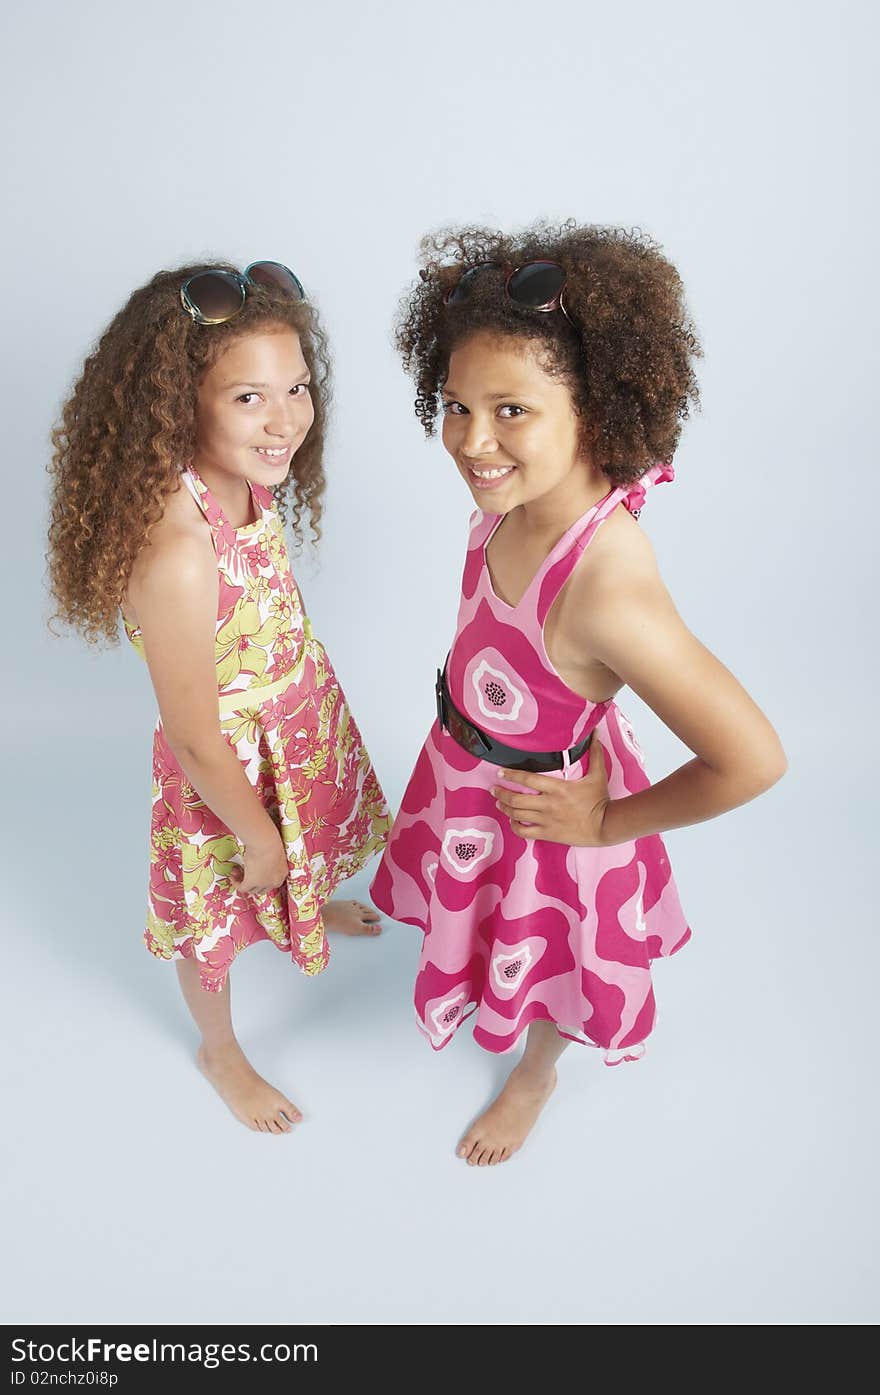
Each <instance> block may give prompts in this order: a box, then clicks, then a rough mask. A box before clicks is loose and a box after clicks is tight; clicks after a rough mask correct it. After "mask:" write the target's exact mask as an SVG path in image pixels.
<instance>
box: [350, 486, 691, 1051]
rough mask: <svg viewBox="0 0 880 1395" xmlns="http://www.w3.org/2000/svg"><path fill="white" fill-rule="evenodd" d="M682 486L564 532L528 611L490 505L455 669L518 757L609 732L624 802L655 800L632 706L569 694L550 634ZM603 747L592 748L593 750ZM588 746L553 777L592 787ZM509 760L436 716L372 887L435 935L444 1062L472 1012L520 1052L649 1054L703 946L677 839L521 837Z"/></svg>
mask: <svg viewBox="0 0 880 1395" xmlns="http://www.w3.org/2000/svg"><path fill="white" fill-rule="evenodd" d="M671 478H672V467H671V466H660V465H657V466H653V467H652V468H651V469H650V470H648V471H647V473H646V474H645V475H643V477H642V479H641V480H640V481H639V482H638V484H636V485H635V486H633V487H631V488H629V489H613V490H611V491H610V493H609V494H607V495H606V496H605V498H604V499H602V500H600V502H599V503H598V504H596V505H595V506H594V507H593V508H591V509H590V510H589V511H588V512H587V513H586V514H584V516H583V517H582V518H580V519H578V520H577V522H576V523H574V524H573V525H572V527H571V528H570V529H569V530H568V531H567V532H566V533H565V534H564V535H563V537H562V538H561V539H560V541H559V543H558V544H557V546H556V547H555V548H554V549H553V550H552V552H551V553H550V555H549V556H548V557H547V558H546V560H545V561H544V563H543V565H542V566H541V567H540V568H539V570H538V572H537V574H536V575H535V577H534V578H533V580H532V581H531V583H530V584H529V586H528V588H527V589H526V592H525V594H524V595H523V597H522V599H521V600H520V601H519V603H518V604H517V605H515V606H510V605H507V604H506V603H505V602H504V601H502V600H501V599H500V598H499V597H498V596H497V595H496V594H495V592H494V590H493V587H492V579H491V576H490V574H489V568H488V565H487V562H486V546H487V544H488V542H489V540H490V538H491V537H492V534H493V533H494V531H495V529H496V528H497V527H498V526H499V524H500V523H501V518H499V517H498V516H497V515H491V514H484V513H481V512H479V511H477V512H476V513H475V514H474V515H473V517H472V519H471V535H470V544H469V548H468V554H467V560H466V563H465V569H464V578H463V583H462V597H461V606H460V609H459V613H458V629H457V632H456V636H455V640H454V643H453V646H452V650H451V652H450V655H449V661H448V667H447V683H448V687H449V693H450V697H451V698H452V701H453V703H454V704H455V706H456V707H457V708H458V710H459V711H460V712H462V713H463V714H464V715H465V716H466V717H467V718H469V719H470V721H472V722H473V723H475V724H476V725H477V726H479V727H481V728H482V729H483V730H484V731H486V732H488V733H489V735H490V736H493V737H495V738H496V739H497V740H499V741H502V742H504V743H505V745H508V746H515V747H517V748H518V749H521V750H527V751H529V750H530V751H568V750H569V749H570V748H571V747H573V746H576V745H577V744H578V743H579V742H580V741H582V740H583V739H584V737H586V736H587V735H588V734H589V733H590V732H595V733H596V736H597V737H598V740H599V741H600V742H601V744H602V747H603V748H604V751H605V757H606V773H607V775H608V788H609V793H610V795H611V797H612V798H613V799H615V798H621V797H623V796H625V795H627V794H633V793H636V792H637V791H639V790H643V789H646V788H647V787H648V785H649V783H650V782H649V780H648V777H647V775H646V773H645V766H644V757H643V755H642V752H641V749H640V747H639V745H638V742H637V741H636V738H635V735H634V733H633V729H632V727H631V725H630V723H629V721H628V719H627V718H626V717H625V716H624V715H623V713H622V712H621V710H620V708H619V707H618V706H617V703H616V702H614V701H613V700H611V701H608V702H600V703H592V702H588V701H587V700H586V699H584V698H582V697H579V696H578V694H576V693H574V692H572V690H571V689H570V688H569V687H567V685H566V684H565V683H563V681H562V679H561V678H560V676H559V675H558V673H557V672H556V670H555V669H554V668H553V665H552V664H551V662H550V659H549V657H548V655H547V650H546V647H545V644H544V623H545V621H546V619H547V615H548V614H549V611H550V607H551V606H552V605H553V602H554V601H555V600H556V598H557V596H558V595H559V593H560V592H561V590H562V588H563V586H564V585H565V583H566V581H567V580H568V578H569V577H570V576H571V574H572V571H573V570H574V568H575V567H576V566H577V563H578V561H579V560H580V558H581V557H582V556H583V553H584V550H585V548H587V547H588V546H589V544H590V542H591V540H592V538H593V537H595V535H596V532H597V530H598V529H599V528H600V527H601V525H602V523H603V522H604V521H605V519H606V518H608V517H609V515H610V514H611V513H612V511H613V510H614V509H615V508H616V507H617V506H618V505H619V504H621V503H623V504H624V506H625V507H626V508H628V509H629V510H630V511H631V512H633V513H637V512H638V511H639V508H640V506H641V504H642V502H643V500H644V497H645V490H646V489H647V488H648V487H649V486H651V485H653V484H655V483H657V482H658V481H660V480H664V479H671ZM591 749H593V748H590V750H591ZM590 750H588V751H587V752H586V753H585V755H584V756H582V757H581V758H580V760H579V761H578V762H577V763H576V764H574V765H568V766H567V767H566V768H564V769H563V770H561V771H558V772H554V773H556V774H558V776H559V778H561V779H565V780H574V779H578V778H579V777H580V776H581V775H583V774H584V773H585V772H586V770H588V769H589V759H590ZM496 770H497V766H496V764H495V763H490V762H487V761H484V760H480V759H479V758H478V757H476V756H473V755H470V754H469V753H468V752H467V751H464V750H463V749H462V748H461V746H459V745H458V744H457V743H456V742H455V741H454V740H453V738H452V737H451V736H450V735H449V734H448V732H446V731H443V730H441V729H440V727H439V725H438V724H437V723H436V722H435V724H434V726H433V727H432V728H431V731H430V733H429V735H428V739H427V741H426V742H425V745H424V747H423V748H422V752H421V755H420V756H419V759H418V762H417V764H416V767H415V770H414V771H413V774H412V777H411V779H410V782H409V785H408V787H407V789H406V793H405V794H404V797H403V803H402V806H401V809H400V813H399V814H398V816H397V819H396V821H395V824H394V828H393V831H392V833H391V837H390V839H389V842H388V847H387V849H386V851H385V854H384V857H383V858H382V861H381V863H380V865H379V869H378V871H377V873H376V876H375V879H374V881H373V885H372V888H371V893H372V897H373V900H374V901H375V903H376V905H377V906H378V907H379V908H380V909H381V910H383V911H384V912H385V913H386V914H387V915H389V916H392V917H393V918H394V919H395V920H402V921H405V922H408V923H409V924H410V925H417V926H418V927H419V928H420V929H422V930H423V931H424V932H425V936H424V940H423V943H422V954H421V959H420V962H419V970H418V975H417V978H416V986H415V1005H416V1018H417V1021H418V1023H419V1026H420V1027H421V1029H422V1031H423V1032H424V1034H425V1035H426V1037H427V1038H428V1040H429V1041H430V1043H431V1045H432V1046H433V1047H434V1048H435V1049H437V1050H439V1049H440V1048H441V1047H444V1046H446V1045H447V1043H448V1042H449V1041H451V1040H452V1037H453V1035H454V1034H455V1032H456V1031H457V1029H458V1028H459V1027H460V1026H461V1024H462V1022H464V1021H465V1019H466V1018H467V1017H469V1016H472V1015H473V1016H474V1039H475V1040H476V1041H477V1042H478V1043H479V1045H481V1046H483V1047H485V1048H486V1049H487V1050H489V1051H506V1050H508V1049H509V1048H510V1047H512V1046H513V1045H514V1044H515V1042H516V1041H517V1039H518V1037H519V1036H520V1035H521V1033H522V1032H523V1031H524V1030H525V1029H526V1028H527V1027H528V1025H529V1023H530V1022H534V1021H535V1020H544V1021H550V1022H554V1023H555V1024H556V1026H557V1029H558V1030H559V1031H560V1032H561V1033H562V1035H563V1036H567V1037H570V1038H571V1039H572V1040H575V1041H580V1042H582V1043H583V1044H584V1045H588V1046H590V1045H591V1046H598V1047H601V1048H602V1049H603V1052H604V1059H605V1062H606V1064H608V1065H616V1064H618V1062H619V1061H622V1060H635V1059H637V1058H638V1057H639V1056H641V1055H642V1054H643V1052H644V1041H645V1038H646V1037H647V1036H648V1035H649V1033H650V1032H651V1029H652V1027H653V1025H654V1019H655V1005H654V993H653V988H652V985H651V968H650V966H651V961H652V960H653V959H655V958H658V957H660V956H662V955H669V954H674V953H675V951H676V950H677V949H679V948H680V947H681V946H682V945H683V944H684V943H685V941H686V940H687V939H688V938H689V937H690V933H691V932H690V930H689V928H688V925H687V922H686V920H685V918H684V915H683V913H682V909H681V905H680V903H679V899H678V893H677V891H676V888H675V882H674V881H673V878H672V871H671V869H670V866H669V859H668V857H667V855H666V849H665V847H664V845H663V840H662V838H660V837H659V835H657V834H654V835H652V836H650V837H646V838H637V839H636V840H635V841H634V842H629V843H620V844H618V845H617V846H615V847H608V848H583V847H567V846H565V845H563V844H562V843H551V842H547V841H544V840H539V839H533V840H527V839H524V838H521V837H520V836H519V835H518V834H516V833H514V832H513V831H512V829H511V827H510V822H509V820H508V819H507V818H506V817H505V815H504V814H502V813H501V812H500V811H499V809H498V808H497V806H496V803H495V800H494V799H493V797H492V795H491V794H490V789H491V787H492V785H493V784H495V783H496V778H497V777H496Z"/></svg>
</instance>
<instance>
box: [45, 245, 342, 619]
mask: <svg viewBox="0 0 880 1395" xmlns="http://www.w3.org/2000/svg"><path fill="white" fill-rule="evenodd" d="M208 268H211V269H216V270H221V271H229V270H234V269H235V268H234V267H232V266H231V264H230V263H229V262H202V263H200V264H199V265H197V266H181V267H178V268H177V269H176V270H173V271H160V272H158V274H157V275H156V276H154V277H153V278H152V280H151V281H149V282H148V283H147V284H146V285H145V286H141V287H140V288H139V289H138V290H136V291H135V292H134V294H133V295H132V296H131V298H130V299H129V301H128V303H127V304H126V305H125V306H124V307H123V309H122V310H120V311H119V313H118V315H116V317H115V318H114V319H113V320H112V322H111V323H110V325H109V326H108V328H107V329H106V330H105V332H104V334H103V335H102V336H101V338H100V340H99V341H98V344H97V345H96V347H95V348H94V350H93V351H92V353H91V354H90V355H89V357H88V358H87V359H86V360H85V363H84V365H83V370H82V373H81V375H80V378H79V380H78V382H77V383H76V384H75V386H74V388H73V392H72V394H71V396H70V398H69V399H68V401H67V402H66V404H65V406H64V408H63V410H62V415H61V420H60V422H59V424H58V426H57V427H56V428H55V430H54V431H53V432H52V444H53V446H54V454H53V456H52V460H51V462H50V464H49V467H48V468H49V473H50V475H51V477H52V500H51V517H50V526H49V549H48V552H47V562H48V567H49V581H50V588H51V592H52V595H53V597H54V600H55V602H56V606H57V609H56V611H55V614H54V615H53V616H52V619H60V620H63V621H65V622H66V623H67V624H69V625H72V626H73V627H74V628H76V629H78V630H80V631H81V632H82V634H83V635H84V636H85V638H86V639H87V640H88V641H89V642H90V643H92V644H95V643H98V642H99V641H101V640H102V639H103V640H106V641H108V642H109V643H110V644H114V643H116V642H118V628H119V607H120V605H121V603H122V601H123V598H124V596H125V592H126V589H127V587H128V583H129V579H130V577H131V572H132V568H133V566H134V562H135V558H136V557H137V555H138V553H139V552H140V551H141V549H142V548H143V547H145V546H146V544H147V543H148V542H149V540H150V535H151V533H152V531H153V529H154V528H155V526H156V524H157V523H158V521H159V519H160V518H161V517H162V514H163V512H164V510H165V505H166V503H167V500H168V497H169V496H170V495H171V494H172V493H173V492H174V491H175V490H177V489H179V488H180V483H181V477H180V476H181V467H182V465H183V464H184V463H185V462H186V461H188V460H190V459H191V458H192V455H193V452H194V449H195V444H196V405H197V396H198V386H199V382H200V381H201V378H202V377H203V375H204V374H205V373H206V372H207V371H208V369H209V368H210V367H211V365H212V364H213V363H214V362H216V360H217V358H218V357H219V355H220V354H221V353H222V352H223V350H224V349H226V348H227V347H228V346H229V345H230V343H231V342H232V341H233V340H234V339H238V338H241V336H242V335H246V334H251V333H253V332H254V331H256V330H258V329H261V328H264V327H266V326H269V325H279V326H287V327H289V328H291V329H294V330H296V332H297V334H298V335H299V339H300V343H301V346H302V352H303V357H304V359H305V362H306V364H307V366H308V368H309V371H310V373H311V376H312V388H311V393H312V400H313V403H314V409H315V418H314V422H313V424H312V427H311V429H310V431H309V433H308V435H307V437H306V439H305V441H304V442H303V445H302V446H301V447H300V449H299V450H298V451H297V453H296V455H295V456H294V459H293V466H292V469H291V471H290V473H289V474H288V476H287V478H286V479H285V480H284V481H283V482H282V483H280V484H278V485H276V486H275V487H274V488H273V491H272V492H273V494H274V495H275V499H276V502H277V503H278V507H279V511H280V513H281V517H282V519H283V520H284V521H285V522H287V504H288V502H292V512H293V517H292V528H293V531H294V535H295V536H296V538H297V540H298V541H301V540H302V530H301V528H300V521H301V518H302V516H303V514H304V513H307V514H308V517H309V522H310V525H311V529H312V534H313V537H314V538H315V539H316V540H317V539H318V538H320V535H321V529H320V521H321V513H322V502H321V497H322V494H323V491H324V485H325V477H324V469H323V455H324V438H325V432H326V425H327V411H328V407H329V402H330V360H329V356H328V350H327V341H326V337H325V335H324V331H323V329H322V328H321V324H320V321H319V319H318V315H317V312H316V310H315V307H314V305H312V304H310V303H309V302H303V301H297V300H293V299H291V298H290V297H288V296H286V295H284V294H283V293H282V292H280V291H276V290H273V289H270V288H268V287H266V286H262V285H260V286H257V285H248V288H247V295H246V297H245V303H244V306H243V307H242V309H241V311H240V312H239V313H238V314H237V315H236V316H235V317H234V318H233V319H231V320H228V321H227V322H226V323H225V324H220V325H209V326H203V325H197V324H195V323H194V322H193V321H192V319H191V318H190V316H189V315H188V314H186V313H185V312H184V310H183V308H182V307H181V303H180V288H181V286H182V284H183V282H184V281H185V280H186V279H187V277H188V276H193V275H195V274H196V272H198V271H202V270H205V269H208ZM291 491H292V495H293V497H292V500H289V495H290V493H291ZM50 623H51V622H50Z"/></svg>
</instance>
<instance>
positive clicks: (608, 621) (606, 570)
mask: <svg viewBox="0 0 880 1395" xmlns="http://www.w3.org/2000/svg"><path fill="white" fill-rule="evenodd" d="M579 600H581V601H582V602H583V604H582V605H579V607H578V612H579V616H580V617H581V619H580V623H579V627H578V628H579V631H580V633H579V640H580V642H582V643H583V644H584V645H585V646H588V648H587V652H589V653H591V654H593V655H594V656H595V658H596V659H597V660H598V661H599V662H601V663H602V664H604V665H605V666H606V667H607V668H609V669H611V670H612V671H613V672H614V673H616V674H617V675H618V677H620V678H621V679H622V680H623V681H624V682H625V683H627V684H628V685H629V687H630V688H632V690H633V692H635V693H637V694H638V696H639V697H640V698H641V699H642V700H643V701H644V702H645V703H647V705H648V706H649V707H650V708H652V710H653V711H654V712H656V714H657V716H658V717H659V718H660V720H661V721H662V722H664V723H665V724H666V726H668V727H669V729H670V730H671V731H673V732H674V733H675V735H676V736H678V737H679V739H680V740H681V741H683V742H684V744H685V745H686V746H689V747H690V749H691V750H692V751H693V752H694V759H693V760H691V761H688V762H687V763H686V764H685V765H682V766H681V767H680V768H679V769H678V770H675V771H673V773H672V774H671V775H667V776H666V778H665V779H664V780H660V781H659V782H658V783H657V784H656V785H652V786H651V788H650V789H646V790H643V791H641V792H640V793H638V794H631V795H627V796H625V797H623V798H619V799H609V797H608V791H607V785H606V783H605V770H604V761H597V760H595V759H594V758H593V754H592V751H591V760H590V769H589V771H588V773H587V775H586V776H585V777H584V778H583V779H582V780H574V781H560V780H551V779H548V778H547V777H542V776H540V775H524V776H521V775H519V774H518V773H516V772H512V771H511V772H505V778H506V779H509V780H511V781H516V782H517V783H519V784H522V785H525V786H527V787H528V788H529V789H533V790H535V791H536V792H539V793H540V794H541V795H542V799H541V800H536V799H535V797H534V795H521V796H516V795H510V794H508V793H507V792H504V791H499V793H500V794H501V799H500V800H499V803H500V807H501V808H502V809H503V810H504V812H506V813H508V814H509V815H510V816H511V818H512V819H513V820H514V824H515V826H516V831H517V832H520V831H521V826H517V823H518V820H519V819H525V820H526V821H527V823H526V826H525V827H524V828H522V831H524V832H525V836H529V837H538V838H549V839H550V840H551V841H557V842H565V843H572V844H575V845H577V844H581V845H591V846H604V845H610V844H614V843H624V842H629V841H630V840H631V839H634V838H642V837H645V836H646V835H648V834H651V833H662V832H664V831H665V830H667V829H671V828H683V827H685V826H686V825H688V824H693V823H702V822H703V821H704V820H706V819H711V818H714V817H715V816H716V815H718V814H723V813H725V812H726V811H727V810H729V809H735V808H736V807H737V806H738V805H740V804H745V803H746V802H747V801H748V800H750V799H754V798H755V796H756V795H758V794H761V793H762V792H763V791H764V790H767V789H769V788H770V786H771V785H773V784H775V783H776V781H777V780H779V779H780V778H781V776H782V775H783V774H784V773H785V770H786V759H785V754H784V752H783V750H782V746H781V745H780V742H779V738H778V736H777V735H776V732H775V731H774V729H773V727H772V726H771V725H770V723H769V722H768V720H767V718H766V717H765V716H764V714H763V713H762V712H761V710H760V708H758V707H757V705H756V704H755V703H754V702H753V701H752V699H751V698H750V697H749V695H748V693H747V692H746V691H745V689H744V688H743V687H742V686H741V684H740V683H738V682H737V680H736V679H735V678H734V676H733V674H732V673H730V671H729V670H728V669H726V668H725V667H724V665H723V664H721V663H720V662H719V661H718V659H716V658H715V657H714V655H713V654H711V653H710V652H709V650H708V649H706V648H705V647H704V646H703V645H702V644H701V643H700V642H699V640H698V639H697V638H696V637H695V636H694V635H693V634H691V632H690V630H688V628H687V626H686V625H685V624H684V622H683V621H682V619H681V617H680V615H679V614H678V612H677V611H676V609H675V606H674V605H673V603H672V600H671V597H670V596H669V593H668V592H667V590H666V588H665V586H664V585H663V582H662V581H661V579H660V576H659V574H658V572H657V568H656V565H655V563H654V560H653V553H652V551H651V549H650V545H646V546H644V547H641V546H640V547H637V548H636V549H634V550H632V551H628V553H627V555H626V556H623V557H621V561H620V565H615V564H614V563H611V562H609V560H608V559H603V566H602V567H601V568H597V569H595V570H593V571H592V572H590V573H589V574H588V576H587V577H586V580H585V584H584V586H583V592H582V595H581V596H580V597H579Z"/></svg>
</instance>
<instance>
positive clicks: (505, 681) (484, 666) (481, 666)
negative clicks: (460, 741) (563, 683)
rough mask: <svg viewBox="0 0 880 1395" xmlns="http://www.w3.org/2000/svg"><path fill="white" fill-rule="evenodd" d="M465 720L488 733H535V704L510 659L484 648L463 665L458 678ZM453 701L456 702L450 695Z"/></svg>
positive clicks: (536, 718)
mask: <svg viewBox="0 0 880 1395" xmlns="http://www.w3.org/2000/svg"><path fill="white" fill-rule="evenodd" d="M461 684H462V701H463V704H464V706H463V708H462V711H463V712H464V714H465V716H466V717H470V719H471V721H472V722H476V723H477V725H478V726H484V727H485V728H486V730H487V731H490V732H493V731H504V730H505V729H506V730H507V731H509V732H510V733H511V735H513V734H514V733H515V734H516V735H517V736H524V735H525V734H526V733H527V732H530V731H534V728H535V725H536V723H537V720H538V704H537V702H536V701H535V699H534V697H533V696H532V694H531V692H530V691H529V687H528V684H527V683H526V682H525V681H524V679H523V678H522V677H521V675H520V674H519V673H518V672H517V670H516V669H515V668H514V666H513V664H512V663H511V661H510V659H509V658H508V657H507V656H506V655H505V654H502V653H500V651H499V650H497V649H493V648H492V646H491V645H487V646H485V647H483V648H482V649H480V650H479V651H478V652H477V653H476V654H474V656H473V657H472V658H471V659H470V661H469V662H468V663H467V664H466V665H465V670H464V673H463V674H462V678H461ZM453 701H456V699H455V696H454V694H453Z"/></svg>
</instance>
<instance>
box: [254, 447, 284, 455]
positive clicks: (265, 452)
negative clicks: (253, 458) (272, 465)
mask: <svg viewBox="0 0 880 1395" xmlns="http://www.w3.org/2000/svg"><path fill="white" fill-rule="evenodd" d="M254 449H255V450H256V452H257V455H286V454H287V451H288V447H287V446H282V447H281V449H280V450H277V449H271V448H270V447H269V446H255V447H254Z"/></svg>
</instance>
